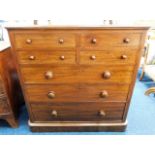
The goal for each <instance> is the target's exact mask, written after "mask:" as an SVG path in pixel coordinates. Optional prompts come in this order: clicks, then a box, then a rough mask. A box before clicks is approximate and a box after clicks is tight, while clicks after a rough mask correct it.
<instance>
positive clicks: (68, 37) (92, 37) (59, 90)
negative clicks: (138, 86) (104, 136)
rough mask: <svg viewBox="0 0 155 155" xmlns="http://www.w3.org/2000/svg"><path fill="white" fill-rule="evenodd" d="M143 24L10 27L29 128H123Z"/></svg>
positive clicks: (144, 30)
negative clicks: (134, 25)
mask: <svg viewBox="0 0 155 155" xmlns="http://www.w3.org/2000/svg"><path fill="white" fill-rule="evenodd" d="M147 30H148V27H10V28H8V31H9V36H10V40H11V44H12V54H13V56H14V59H15V60H16V66H17V70H18V74H19V77H20V82H21V85H22V90H23V92H24V97H25V100H26V105H27V108H28V111H29V116H30V120H29V125H30V127H31V129H32V131H123V130H124V129H125V127H126V125H127V122H126V117H127V112H128V108H129V105H130V100H131V96H132V92H133V88H134V84H135V80H136V74H137V70H138V66H139V61H140V57H141V53H142V50H143V46H144V42H145V37H146V33H147Z"/></svg>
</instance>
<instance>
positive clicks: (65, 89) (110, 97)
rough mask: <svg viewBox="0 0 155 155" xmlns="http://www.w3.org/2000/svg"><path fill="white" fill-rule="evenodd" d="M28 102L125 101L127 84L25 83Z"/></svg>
mask: <svg viewBox="0 0 155 155" xmlns="http://www.w3.org/2000/svg"><path fill="white" fill-rule="evenodd" d="M25 90H26V94H27V98H28V100H29V101H30V102H75V101H76V102H103V101H104V102H107V101H108V102H109V101H110V102H111V101H118V102H126V99H127V95H128V90H129V85H117V84H116V85H101V84H98V85H84V84H75V85H66V84H59V85H26V86H25Z"/></svg>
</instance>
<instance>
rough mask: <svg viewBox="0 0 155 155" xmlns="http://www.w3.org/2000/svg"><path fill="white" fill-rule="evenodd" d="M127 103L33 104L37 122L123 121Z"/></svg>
mask: <svg viewBox="0 0 155 155" xmlns="http://www.w3.org/2000/svg"><path fill="white" fill-rule="evenodd" d="M124 107H125V103H118V102H115V103H88V102H87V103H52V104H50V103H31V108H32V109H31V110H32V113H33V116H34V120H35V121H101V120H103V121H104V120H105V121H106V120H107V121H112V120H121V119H122V117H123V111H124Z"/></svg>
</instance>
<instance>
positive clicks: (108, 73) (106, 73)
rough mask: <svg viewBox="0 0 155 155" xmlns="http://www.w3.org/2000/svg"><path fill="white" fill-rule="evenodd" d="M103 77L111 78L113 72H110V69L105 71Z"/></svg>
mask: <svg viewBox="0 0 155 155" xmlns="http://www.w3.org/2000/svg"><path fill="white" fill-rule="evenodd" d="M103 77H104V78H105V79H109V78H110V77H111V73H110V72H109V71H105V72H104V73H103Z"/></svg>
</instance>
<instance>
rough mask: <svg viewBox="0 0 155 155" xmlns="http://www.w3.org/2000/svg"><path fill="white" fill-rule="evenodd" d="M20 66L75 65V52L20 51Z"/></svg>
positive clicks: (18, 53)
mask: <svg viewBox="0 0 155 155" xmlns="http://www.w3.org/2000/svg"><path fill="white" fill-rule="evenodd" d="M17 56H18V61H19V63H20V64H75V59H76V57H75V51H20V52H17Z"/></svg>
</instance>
